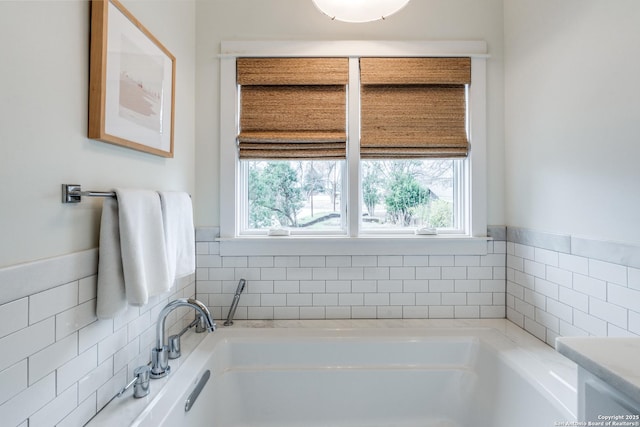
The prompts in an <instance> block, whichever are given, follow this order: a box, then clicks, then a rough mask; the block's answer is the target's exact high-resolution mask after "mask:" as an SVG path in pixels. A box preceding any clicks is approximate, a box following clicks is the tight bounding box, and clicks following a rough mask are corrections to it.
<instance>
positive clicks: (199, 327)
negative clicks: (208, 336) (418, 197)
mask: <svg viewBox="0 0 640 427" xmlns="http://www.w3.org/2000/svg"><path fill="white" fill-rule="evenodd" d="M197 319H198V323H197V324H196V334H201V333H203V332H207V325H205V323H204V317H202V315H201V314H198V315H197Z"/></svg>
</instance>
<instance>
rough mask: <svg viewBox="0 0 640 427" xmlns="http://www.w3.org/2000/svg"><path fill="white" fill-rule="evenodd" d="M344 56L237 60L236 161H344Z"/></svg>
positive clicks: (346, 72)
mask: <svg viewBox="0 0 640 427" xmlns="http://www.w3.org/2000/svg"><path fill="white" fill-rule="evenodd" d="M348 75H349V72H348V59H346V58H239V59H238V60H237V82H238V84H239V85H240V133H239V135H238V143H239V147H240V158H241V159H344V158H345V157H346V140H347V132H346V122H347V120H346V108H347V105H346V99H347V97H346V85H347V82H348Z"/></svg>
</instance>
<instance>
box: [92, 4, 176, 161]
mask: <svg viewBox="0 0 640 427" xmlns="http://www.w3.org/2000/svg"><path fill="white" fill-rule="evenodd" d="M90 54H91V55H90V56H91V58H90V72H89V73H90V74H89V128H88V137H89V138H92V139H98V140H100V141H104V142H108V143H111V144H116V145H121V146H124V147H129V148H133V149H135V150H139V151H144V152H147V153H151V154H155V155H158V156H162V157H173V133H174V115H175V108H174V106H175V74H176V59H175V57H174V56H173V55H172V54H171V52H169V51H168V50H167V49H166V48H165V47H164V46H163V45H162V44H161V43H160V42H159V41H158V40H157V39H156V38H155V37H154V36H153V34H151V33H150V32H149V31H148V30H147V29H146V28H145V27H144V26H143V25H142V24H141V23H140V22H139V21H138V20H137V19H136V18H135V17H134V16H133V15H132V14H131V13H130V12H129V11H128V10H127V9H126V8H125V7H124V6H123V5H122V4H121V3H120V2H119V1H118V0H92V1H91V52H90Z"/></svg>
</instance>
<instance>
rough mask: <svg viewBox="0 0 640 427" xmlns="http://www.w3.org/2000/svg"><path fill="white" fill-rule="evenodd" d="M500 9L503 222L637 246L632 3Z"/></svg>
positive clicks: (637, 105) (639, 70)
mask: <svg viewBox="0 0 640 427" xmlns="http://www.w3.org/2000/svg"><path fill="white" fill-rule="evenodd" d="M504 10H505V14H504V19H505V34H504V36H505V141H506V159H505V165H506V168H505V172H506V173H505V183H506V184H505V186H506V196H505V198H506V203H505V206H506V223H507V224H508V225H509V226H517V227H526V228H532V229H539V230H544V231H550V232H559V233H564V234H571V235H582V236H585V237H589V238H593V239H602V240H613V241H620V242H627V243H631V244H634V245H638V244H640V227H639V226H638V213H639V212H640V191H638V188H637V185H638V183H639V182H640V166H639V164H638V159H640V144H639V143H638V142H639V140H640V133H639V131H640V127H639V123H640V85H638V76H640V56H638V52H639V51H640V31H638V24H639V23H640V2H638V1H636V0H615V1H600V0H563V1H557V0H536V1H531V0H506V1H505V8H504Z"/></svg>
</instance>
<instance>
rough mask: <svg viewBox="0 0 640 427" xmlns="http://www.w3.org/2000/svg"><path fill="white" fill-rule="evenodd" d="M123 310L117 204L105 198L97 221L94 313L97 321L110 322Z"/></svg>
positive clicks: (124, 295) (122, 276)
mask: <svg viewBox="0 0 640 427" xmlns="http://www.w3.org/2000/svg"><path fill="white" fill-rule="evenodd" d="M126 307H127V296H126V293H125V286H124V273H123V272H122V256H121V255H120V227H119V225H118V202H117V201H116V199H113V198H106V199H104V201H103V202H102V219H101V221H100V252H99V255H98V286H97V301H96V314H97V315H98V319H110V318H112V317H114V316H116V315H118V314H119V313H120V312H122V311H123V310H124V309H125V308H126Z"/></svg>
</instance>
